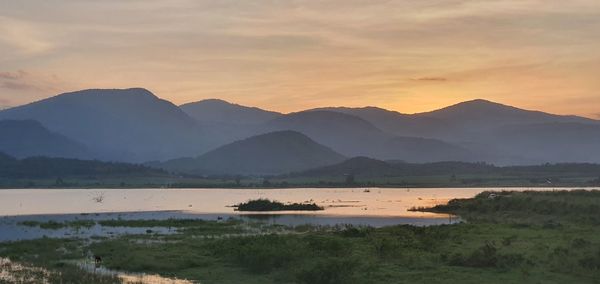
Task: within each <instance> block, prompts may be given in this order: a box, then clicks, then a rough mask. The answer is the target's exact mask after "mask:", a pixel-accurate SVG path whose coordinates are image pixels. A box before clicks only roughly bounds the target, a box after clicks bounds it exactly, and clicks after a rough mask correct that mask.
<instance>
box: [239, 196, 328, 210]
mask: <svg viewBox="0 0 600 284" xmlns="http://www.w3.org/2000/svg"><path fill="white" fill-rule="evenodd" d="M235 207H236V210H237V211H254V212H263V211H286V210H287V211H319V210H323V207H321V206H318V205H317V204H315V203H290V204H284V203H281V202H279V201H271V200H269V199H255V200H249V201H247V202H244V203H240V204H238V205H236V206H235Z"/></svg>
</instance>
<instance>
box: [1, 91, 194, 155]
mask: <svg viewBox="0 0 600 284" xmlns="http://www.w3.org/2000/svg"><path fill="white" fill-rule="evenodd" d="M0 119H21V120H27V119H28V120H36V121H39V122H40V123H41V124H42V125H44V127H46V128H48V129H49V130H50V131H53V132H57V133H60V134H62V135H65V136H67V137H69V138H71V139H74V140H76V141H78V142H80V143H82V144H84V145H86V146H87V147H88V148H90V149H93V150H94V151H95V153H97V157H98V158H100V159H104V160H118V161H134V162H141V161H147V160H155V159H167V158H174V157H178V156H185V155H191V154H194V153H197V152H198V151H201V149H202V145H201V142H202V141H201V139H200V138H201V132H200V131H199V128H198V127H197V124H196V122H195V121H194V119H192V118H190V117H189V116H188V115H186V114H185V113H184V112H183V111H182V110H181V109H179V108H178V107H177V106H175V105H173V104H172V103H170V102H167V101H165V100H161V99H159V98H157V97H156V96H155V95H154V94H152V93H151V92H149V91H148V90H145V89H141V88H133V89H114V90H98V89H91V90H83V91H77V92H71V93H65V94H61V95H58V96H55V97H52V98H49V99H45V100H41V101H38V102H34V103H31V104H27V105H24V106H19V107H15V108H11V109H7V110H3V111H0ZM199 144H200V145H199Z"/></svg>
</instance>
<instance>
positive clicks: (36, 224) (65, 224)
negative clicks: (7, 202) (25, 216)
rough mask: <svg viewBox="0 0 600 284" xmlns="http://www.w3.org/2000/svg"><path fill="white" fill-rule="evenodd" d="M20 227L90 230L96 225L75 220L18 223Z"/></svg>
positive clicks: (91, 222) (94, 222)
mask: <svg viewBox="0 0 600 284" xmlns="http://www.w3.org/2000/svg"><path fill="white" fill-rule="evenodd" d="M19 224H20V225H23V226H27V227H39V228H41V229H47V230H58V229H62V228H75V229H78V228H91V227H93V226H95V225H96V221H93V220H75V221H66V222H56V221H47V222H40V221H23V222H20V223H19Z"/></svg>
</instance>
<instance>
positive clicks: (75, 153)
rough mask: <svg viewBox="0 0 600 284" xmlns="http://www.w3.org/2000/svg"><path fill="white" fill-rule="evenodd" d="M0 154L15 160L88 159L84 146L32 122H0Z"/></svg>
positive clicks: (88, 154)
mask: <svg viewBox="0 0 600 284" xmlns="http://www.w3.org/2000/svg"><path fill="white" fill-rule="evenodd" d="M0 137H2V138H1V139H0V152H3V153H5V154H8V155H11V156H13V157H17V158H24V157H31V156H48V157H64V158H89V157H91V156H92V155H91V153H89V152H88V150H87V149H86V147H85V146H83V145H82V144H80V143H78V142H76V141H73V140H71V139H69V138H67V137H65V136H63V135H61V134H58V133H53V132H51V131H48V129H46V128H44V127H43V126H42V125H41V124H40V123H39V122H37V121H34V120H0Z"/></svg>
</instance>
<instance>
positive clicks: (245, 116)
mask: <svg viewBox="0 0 600 284" xmlns="http://www.w3.org/2000/svg"><path fill="white" fill-rule="evenodd" d="M179 107H180V108H181V109H182V110H183V111H184V112H185V113H187V114H188V115H189V116H190V117H192V118H194V119H196V120H197V121H198V122H201V123H225V124H241V125H248V124H261V123H265V122H267V121H269V120H271V119H274V118H276V117H278V116H281V115H282V114H281V113H278V112H274V111H267V110H263V109H260V108H257V107H246V106H242V105H238V104H233V103H229V102H227V101H224V100H219V99H208V100H202V101H198V102H193V103H187V104H183V105H180V106H179Z"/></svg>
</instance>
